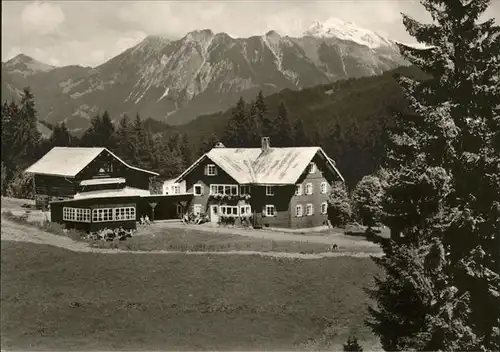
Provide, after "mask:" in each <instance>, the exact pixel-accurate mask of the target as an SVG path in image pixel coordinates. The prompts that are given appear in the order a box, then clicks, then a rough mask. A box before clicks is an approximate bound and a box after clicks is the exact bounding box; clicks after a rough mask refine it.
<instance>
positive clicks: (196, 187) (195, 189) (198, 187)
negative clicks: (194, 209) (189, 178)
mask: <svg viewBox="0 0 500 352" xmlns="http://www.w3.org/2000/svg"><path fill="white" fill-rule="evenodd" d="M193 194H194V195H195V196H202V195H203V185H200V184H196V185H194V187H193Z"/></svg>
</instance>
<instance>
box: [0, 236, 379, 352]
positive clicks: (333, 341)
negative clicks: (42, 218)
mask: <svg viewBox="0 0 500 352" xmlns="http://www.w3.org/2000/svg"><path fill="white" fill-rule="evenodd" d="M1 253H2V256H1V278H2V291H1V303H2V314H1V329H2V349H9V350H10V349H22V350H34V349H36V350H154V349H156V350H207V349H211V350H264V349H267V350H298V349H300V350H305V349H330V350H331V349H332V348H334V349H335V346H337V347H336V348H337V349H338V348H341V346H340V344H341V343H343V342H344V341H345V340H346V338H347V335H348V334H349V333H356V334H357V336H358V337H359V338H360V340H361V341H362V342H364V347H365V349H369V350H372V349H373V348H374V345H373V341H376V339H374V337H373V336H372V335H371V334H370V333H369V332H368V331H367V329H366V328H364V327H363V320H364V319H365V317H366V306H367V305H368V304H369V303H370V301H369V299H368V297H367V296H366V294H365V292H364V290H363V287H364V286H365V285H367V284H369V283H370V282H371V281H372V275H373V274H374V273H376V272H377V271H378V270H377V268H376V267H375V265H374V264H373V262H372V261H371V260H370V259H368V258H351V257H338V258H328V259H318V260H297V259H271V258H261V257H257V256H240V255H234V256H217V255H204V256H187V255H185V254H168V255H162V254H148V255H134V254H130V253H121V254H98V253H77V252H70V251H67V250H65V249H61V248H56V247H51V246H47V245H38V244H33V243H25V242H10V241H2V248H1Z"/></svg>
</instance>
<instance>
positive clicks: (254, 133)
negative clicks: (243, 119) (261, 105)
mask: <svg viewBox="0 0 500 352" xmlns="http://www.w3.org/2000/svg"><path fill="white" fill-rule="evenodd" d="M247 126H248V128H247V137H248V146H249V147H250V148H256V147H260V138H261V132H260V131H261V128H260V122H259V116H258V113H257V104H256V102H255V101H252V102H251V103H250V110H249V111H248V118H247Z"/></svg>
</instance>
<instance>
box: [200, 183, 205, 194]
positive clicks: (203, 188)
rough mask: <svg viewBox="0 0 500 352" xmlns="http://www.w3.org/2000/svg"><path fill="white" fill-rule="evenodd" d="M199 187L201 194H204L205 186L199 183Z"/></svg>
mask: <svg viewBox="0 0 500 352" xmlns="http://www.w3.org/2000/svg"><path fill="white" fill-rule="evenodd" d="M200 188H201V195H204V194H205V187H204V186H203V185H200Z"/></svg>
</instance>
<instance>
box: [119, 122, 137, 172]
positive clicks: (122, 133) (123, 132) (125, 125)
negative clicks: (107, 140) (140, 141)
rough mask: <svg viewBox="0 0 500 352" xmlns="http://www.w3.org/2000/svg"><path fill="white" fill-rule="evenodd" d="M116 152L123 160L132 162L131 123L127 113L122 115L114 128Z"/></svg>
mask: <svg viewBox="0 0 500 352" xmlns="http://www.w3.org/2000/svg"><path fill="white" fill-rule="evenodd" d="M115 139H116V154H117V155H119V156H120V158H123V159H124V160H125V161H127V162H130V163H132V162H133V160H134V159H133V143H134V141H133V140H132V125H131V123H130V118H129V117H128V115H126V114H125V115H123V117H122V119H121V120H120V122H119V123H118V128H117V129H116V138H115Z"/></svg>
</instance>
